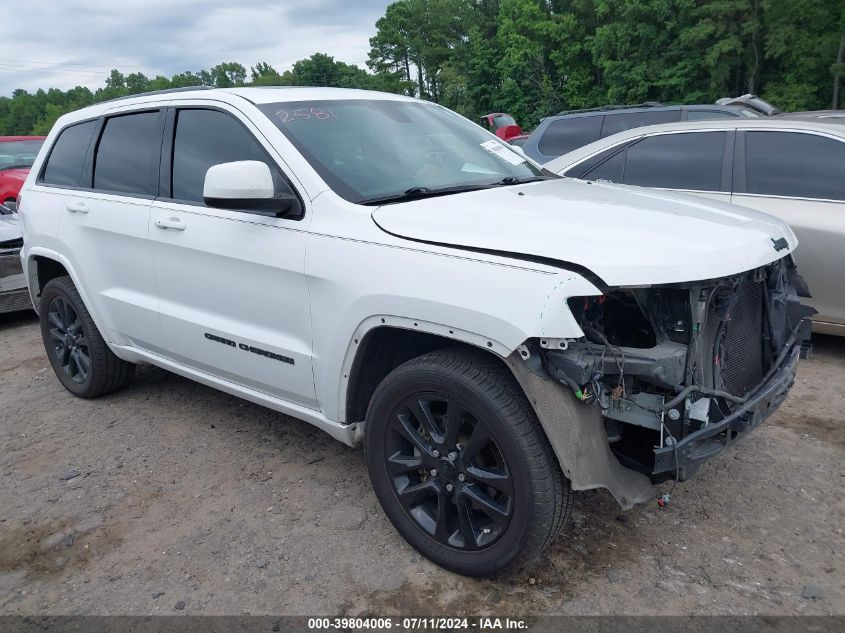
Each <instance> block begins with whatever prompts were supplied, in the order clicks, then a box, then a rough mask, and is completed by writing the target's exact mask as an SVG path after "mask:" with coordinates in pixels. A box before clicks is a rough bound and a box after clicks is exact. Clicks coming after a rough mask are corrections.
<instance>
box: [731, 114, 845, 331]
mask: <svg viewBox="0 0 845 633" xmlns="http://www.w3.org/2000/svg"><path fill="white" fill-rule="evenodd" d="M735 164H736V173H735V177H734V191H733V195H732V197H731V201H732V202H734V203H735V204H740V205H742V206H745V207H751V208H752V209H758V210H760V211H765V212H766V213H771V214H773V215H776V216H778V217H779V218H781V219H782V220H784V221H785V222H787V223H788V224H789V225H790V226H791V227H792V230H793V231H794V232H795V235H796V236H797V237H798V248H797V249H796V252H795V261H796V263H797V264H798V269H799V270H800V272H801V275H802V276H803V277H804V280H805V281H806V282H807V284H808V285H809V287H810V293H811V294H812V295H813V298H812V299H811V300H809V303H810V304H811V305H812V306H813V307H815V308H816V310H818V311H819V314H817V315H816V316H815V317H813V320H814V321H820V322H828V323H838V324H845V293H843V292H842V271H843V270H845V248H843V244H845V139H842V138H841V137H839V136H836V135H833V134H823V133H818V132H809V131H798V130H794V131H789V130H746V131H743V132H740V133H739V136H738V138H737V147H736V160H735ZM817 329H824V326H821V328H819V327H817Z"/></svg>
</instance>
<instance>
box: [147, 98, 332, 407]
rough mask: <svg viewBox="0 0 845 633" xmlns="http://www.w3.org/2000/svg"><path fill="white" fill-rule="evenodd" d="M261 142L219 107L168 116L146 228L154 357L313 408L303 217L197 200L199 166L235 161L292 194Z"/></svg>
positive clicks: (177, 111) (200, 192)
mask: <svg viewBox="0 0 845 633" xmlns="http://www.w3.org/2000/svg"><path fill="white" fill-rule="evenodd" d="M260 138H263V137H261V135H260V133H259V132H258V131H257V129H255V128H254V126H253V125H252V124H251V123H250V122H249V121H248V120H247V119H246V118H245V117H244V116H243V115H241V114H239V113H238V112H237V111H235V110H234V109H231V108H228V107H227V108H224V107H223V106H219V107H204V106H201V105H194V106H185V107H177V108H173V109H171V110H170V111H169V113H168V121H167V128H166V131H165V144H164V145H165V146H164V151H163V152H162V155H163V160H162V167H161V188H162V193H161V196H160V197H159V198H158V199H157V200H156V201H155V203H154V204H153V208H152V213H151V224H150V239H151V244H152V250H153V258H154V261H155V275H156V281H157V285H158V293H159V299H160V304H159V314H160V319H161V327H162V330H163V332H164V343H165V344H164V348H163V349H162V350H160V353H161V354H163V355H165V356H167V357H169V358H171V359H172V360H175V361H176V362H179V363H182V364H184V365H187V366H189V367H192V368H194V369H196V370H199V371H202V372H206V373H209V374H212V375H214V376H218V377H220V378H223V379H226V380H229V381H231V382H234V383H237V384H240V385H243V386H245V387H249V388H251V389H255V390H258V391H261V392H263V393H267V394H270V395H273V396H276V397H280V398H283V399H285V400H288V401H290V402H294V403H297V404H300V405H303V406H307V407H311V408H316V400H315V396H314V379H313V374H312V368H311V365H312V362H311V349H312V348H311V316H310V307H309V299H308V288H307V286H306V280H305V275H304V263H305V242H306V239H305V238H306V232H305V228H306V227H305V225H306V223H307V221H308V219H309V218H308V216H307V214H306V215H305V217H304V218H303V217H302V216H297V217H283V218H279V217H268V216H267V215H262V214H261V212H259V211H258V210H256V211H250V210H235V209H220V208H211V207H209V206H206V204H205V203H204V201H203V183H204V179H205V174H206V171H207V170H208V168H209V167H211V166H212V165H217V164H221V163H227V162H233V161H240V160H260V161H263V162H265V163H267V164H268V166H269V167H270V169H271V171H272V173H273V175H274V184H275V187H276V193H293V194H295V195H297V192H296V191H295V189H294V188H293V187H292V185H291V184H290V181H289V180H288V179H287V178H286V177H285V175H284V174H283V173H282V170H281V168H280V167H279V164H280V163H279V161H278V160H277V159H275V158H273V157H272V156H273V155H274V152H273V150H272V149H271V148H270V147H269V146H268V145H266V141H261V140H259V139H260ZM300 200H302V198H301V197H300ZM303 208H304V207H303Z"/></svg>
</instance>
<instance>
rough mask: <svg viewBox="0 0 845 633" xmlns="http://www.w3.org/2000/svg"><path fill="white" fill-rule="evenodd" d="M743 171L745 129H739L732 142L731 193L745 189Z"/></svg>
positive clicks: (744, 190) (744, 174) (741, 191)
mask: <svg viewBox="0 0 845 633" xmlns="http://www.w3.org/2000/svg"><path fill="white" fill-rule="evenodd" d="M747 190H748V189H747V183H746V173H745V131H744V130H739V131H737V134H736V143H735V144H734V165H733V186H732V189H731V193H745V192H746V191H747Z"/></svg>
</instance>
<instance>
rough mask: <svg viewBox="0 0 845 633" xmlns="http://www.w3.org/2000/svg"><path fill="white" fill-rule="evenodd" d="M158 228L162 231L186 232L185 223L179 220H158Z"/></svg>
mask: <svg viewBox="0 0 845 633" xmlns="http://www.w3.org/2000/svg"><path fill="white" fill-rule="evenodd" d="M155 224H156V226H157V227H158V228H160V229H170V230H172V231H184V230H185V223H184V222H182V220H180V219H179V218H167V219H166V220H156V222H155Z"/></svg>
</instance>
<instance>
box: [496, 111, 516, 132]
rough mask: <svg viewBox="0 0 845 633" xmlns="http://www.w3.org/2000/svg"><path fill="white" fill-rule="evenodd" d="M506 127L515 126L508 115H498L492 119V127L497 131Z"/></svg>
mask: <svg viewBox="0 0 845 633" xmlns="http://www.w3.org/2000/svg"><path fill="white" fill-rule="evenodd" d="M508 125H516V121H515V120H514V118H513V117H512V116H510V115H508V114H500V115H499V116H497V117H493V127H495V128H496V129H497V130H498V129H499V128H503V127H507V126H508Z"/></svg>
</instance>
